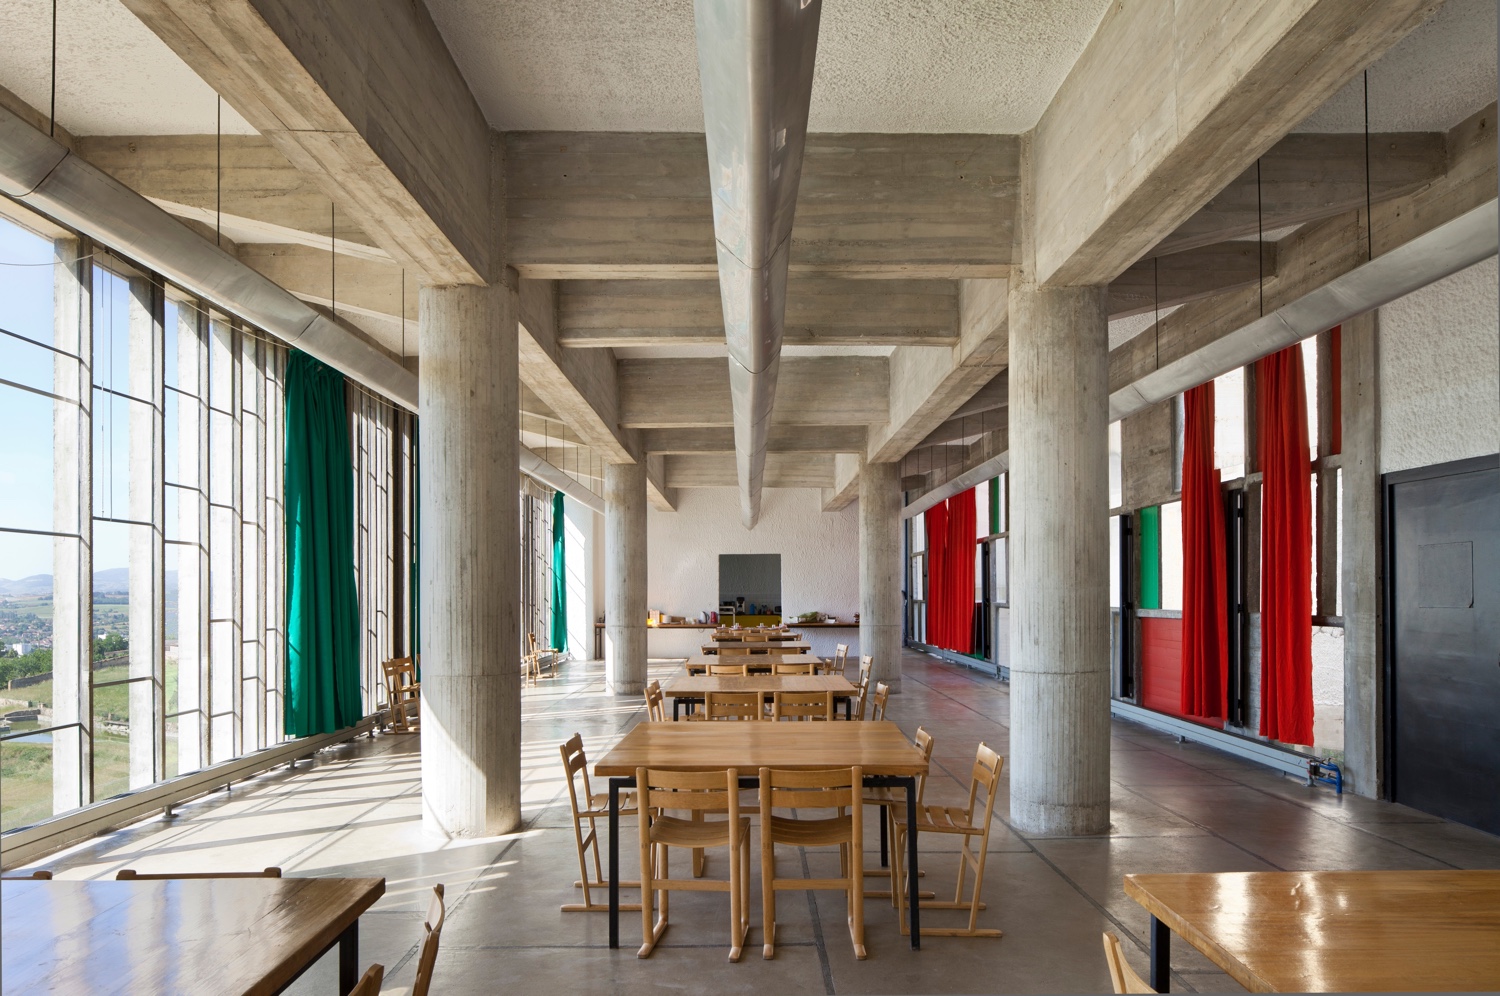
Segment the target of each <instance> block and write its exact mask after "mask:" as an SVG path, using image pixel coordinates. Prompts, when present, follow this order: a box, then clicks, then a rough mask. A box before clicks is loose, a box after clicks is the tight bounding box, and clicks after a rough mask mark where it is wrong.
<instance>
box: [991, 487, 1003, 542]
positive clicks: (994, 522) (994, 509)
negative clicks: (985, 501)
mask: <svg viewBox="0 0 1500 996" xmlns="http://www.w3.org/2000/svg"><path fill="white" fill-rule="evenodd" d="M1000 531H1001V530H1000V478H998V477H992V478H990V532H992V533H998V532H1000Z"/></svg>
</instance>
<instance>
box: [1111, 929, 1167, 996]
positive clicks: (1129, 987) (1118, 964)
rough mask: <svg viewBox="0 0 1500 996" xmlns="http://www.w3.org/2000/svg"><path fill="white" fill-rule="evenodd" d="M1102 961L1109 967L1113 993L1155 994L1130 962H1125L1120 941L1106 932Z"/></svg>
mask: <svg viewBox="0 0 1500 996" xmlns="http://www.w3.org/2000/svg"><path fill="white" fill-rule="evenodd" d="M1104 961H1105V963H1106V964H1108V965H1109V981H1110V982H1111V983H1112V984H1113V985H1114V989H1115V992H1117V993H1154V992H1156V990H1155V989H1152V988H1151V986H1150V985H1149V984H1148V983H1147V982H1146V980H1145V979H1143V978H1141V977H1140V976H1139V975H1137V974H1136V973H1135V969H1133V968H1131V967H1130V962H1128V961H1126V960H1125V951H1124V949H1123V948H1121V947H1120V939H1119V938H1118V937H1116V936H1115V935H1114V934H1112V933H1110V932H1109V931H1107V930H1106V931H1105V932H1104Z"/></svg>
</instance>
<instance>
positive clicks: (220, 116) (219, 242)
mask: <svg viewBox="0 0 1500 996" xmlns="http://www.w3.org/2000/svg"><path fill="white" fill-rule="evenodd" d="M215 100H216V103H215V105H214V108H215V109H214V245H216V246H223V244H224V239H223V231H224V98H223V97H217V96H216V98H215Z"/></svg>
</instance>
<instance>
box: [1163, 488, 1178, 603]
mask: <svg viewBox="0 0 1500 996" xmlns="http://www.w3.org/2000/svg"><path fill="white" fill-rule="evenodd" d="M1161 607H1162V608H1163V609H1167V610H1169V611H1174V612H1181V611H1182V502H1180V501H1174V502H1169V503H1168V504H1166V505H1163V506H1161Z"/></svg>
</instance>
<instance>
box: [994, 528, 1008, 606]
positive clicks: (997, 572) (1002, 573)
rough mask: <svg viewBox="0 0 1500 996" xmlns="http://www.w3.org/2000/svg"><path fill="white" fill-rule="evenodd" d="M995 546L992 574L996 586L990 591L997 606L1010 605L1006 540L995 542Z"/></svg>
mask: <svg viewBox="0 0 1500 996" xmlns="http://www.w3.org/2000/svg"><path fill="white" fill-rule="evenodd" d="M993 542H994V544H995V546H994V549H993V550H991V551H990V564H991V568H990V569H991V572H992V573H993V574H994V585H993V586H992V587H991V589H990V591H991V594H992V596H993V597H994V600H995V604H997V605H1008V604H1010V564H1009V562H1007V561H1006V559H1005V556H1006V554H1005V540H1003V539H997V540H994V541H993Z"/></svg>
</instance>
